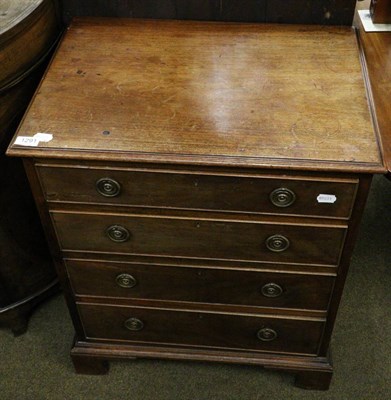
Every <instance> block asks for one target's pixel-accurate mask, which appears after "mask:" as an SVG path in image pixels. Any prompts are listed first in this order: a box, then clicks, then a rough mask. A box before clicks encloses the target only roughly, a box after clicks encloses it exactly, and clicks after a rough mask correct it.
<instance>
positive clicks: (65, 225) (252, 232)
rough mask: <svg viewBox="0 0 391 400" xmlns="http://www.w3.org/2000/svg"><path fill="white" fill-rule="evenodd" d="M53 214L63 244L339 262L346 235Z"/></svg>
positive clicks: (259, 226) (118, 250)
mask: <svg viewBox="0 0 391 400" xmlns="http://www.w3.org/2000/svg"><path fill="white" fill-rule="evenodd" d="M52 215H53V221H54V224H55V226H56V230H57V235H58V237H59V242H60V245H61V246H62V248H63V249H64V250H82V251H99V252H109V253H110V252H114V253H128V254H145V255H161V256H174V257H191V258H207V259H232V260H250V261H270V262H294V263H311V264H327V265H337V264H338V261H339V255H340V252H341V248H342V244H343V240H344V236H345V229H343V228H330V227H329V228H326V227H319V226H315V227H314V226H297V225H295V226H292V225H291V226H288V225H284V224H267V223H250V222H232V221H229V222H226V221H214V220H213V221H205V220H202V221H200V220H192V219H180V218H167V217H164V218H156V217H145V216H143V217H140V216H129V217H128V216H118V215H97V214H81V213H80V214H76V213H60V212H54V213H53V214H52ZM286 247H287V248H286ZM284 248H286V249H285V250H284ZM273 249H274V250H273Z"/></svg>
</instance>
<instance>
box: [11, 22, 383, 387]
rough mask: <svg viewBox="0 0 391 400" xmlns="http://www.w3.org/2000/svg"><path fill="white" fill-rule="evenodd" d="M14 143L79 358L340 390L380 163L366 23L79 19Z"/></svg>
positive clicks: (87, 365) (83, 368) (82, 365)
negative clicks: (354, 273) (345, 323)
mask: <svg viewBox="0 0 391 400" xmlns="http://www.w3.org/2000/svg"><path fill="white" fill-rule="evenodd" d="M8 153H9V155H12V156H20V157H24V161H25V166H26V170H27V173H28V175H29V179H30V183H31V187H32V190H33V193H34V195H35V198H36V201H37V204H38V208H39V210H40V213H41V217H42V220H43V221H44V224H45V226H46V234H47V237H48V240H49V243H50V245H51V248H52V253H53V257H54V259H55V260H56V262H57V267H58V274H59V276H60V279H61V281H62V284H63V288H64V292H65V296H66V299H67V302H68V305H69V308H70V311H71V316H72V318H73V322H74V325H75V330H76V339H75V343H74V346H73V348H72V351H71V355H72V359H73V361H74V364H75V367H76V370H77V371H78V372H80V373H103V372H105V371H106V369H107V361H109V360H111V359H116V358H137V357H155V358H167V359H178V360H182V359H183V360H185V359H190V360H209V361H222V362H231V363H232V362H237V363H243V364H255V365H260V366H264V367H267V368H277V369H284V370H288V371H292V372H293V373H295V374H296V383H297V384H298V385H299V386H302V387H306V388H317V389H327V388H328V385H329V383H330V379H331V375H332V366H331V362H330V359H329V343H330V337H331V333H332V329H333V325H334V322H335V318H336V313H337V309H338V304H339V300H340V297H341V294H342V290H343V285H344V281H345V277H346V273H347V270H348V265H349V259H350V256H351V253H352V250H353V245H354V240H355V236H356V233H357V227H358V224H359V221H360V216H361V213H362V210H363V206H364V204H365V200H366V195H367V192H368V189H369V184H370V180H371V175H372V174H373V173H376V172H382V171H383V169H384V168H383V166H382V161H381V157H380V155H379V149H378V144H377V140H376V135H375V132H374V130H373V127H372V122H371V117H370V111H369V109H368V105H367V95H366V91H365V86H364V81H363V78H362V70H361V65H360V55H359V50H358V47H357V43H356V37H355V34H354V32H353V31H351V30H350V29H347V28H325V27H313V26H312V27H309V26H308V27H306V26H278V25H275V26H272V25H251V24H250V25H246V24H224V23H195V22H178V21H176V22H175V21H166V22H162V21H160V22H157V21H142V20H141V21H140V20H110V19H109V20H105V19H80V20H76V21H75V22H74V23H73V25H72V26H71V28H70V29H69V31H68V32H67V34H66V35H65V38H64V40H63V41H62V43H61V45H60V47H59V49H58V51H57V54H56V56H55V57H54V60H53V61H52V64H51V66H50V68H49V71H48V72H47V74H46V76H45V78H44V80H43V82H42V84H41V86H40V88H39V90H38V92H37V94H36V96H35V98H34V100H33V102H32V104H31V106H30V108H29V110H28V112H27V115H26V116H25V119H24V121H23V123H22V124H21V126H20V128H19V131H18V133H17V136H16V137H15V139H14V141H13V143H12V144H11V146H10V148H9V150H8ZM352 318H354V316H352Z"/></svg>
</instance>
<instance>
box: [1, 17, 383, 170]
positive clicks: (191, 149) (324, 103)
mask: <svg viewBox="0 0 391 400" xmlns="http://www.w3.org/2000/svg"><path fill="white" fill-rule="evenodd" d="M38 132H44V133H50V134H52V135H53V138H52V140H50V141H48V142H42V141H41V142H39V144H38V146H36V147H24V146H20V145H17V144H12V145H11V147H10V149H9V154H11V155H17V156H32V157H49V158H53V157H54V158H56V157H61V158H74V159H79V160H80V159H85V160H88V159H95V160H111V161H128V160H131V161H140V162H165V163H182V164H183V163H186V164H195V165H202V164H203V165H220V166H243V167H267V168H270V167H273V168H285V169H286V168H300V169H307V170H332V171H344V172H349V171H352V170H354V171H356V172H370V173H373V172H380V171H383V167H382V161H381V156H380V153H379V149H378V144H377V140H376V137H375V136H376V135H375V133H374V130H373V127H372V122H371V117H370V112H369V109H368V105H367V97H366V91H365V87H364V83H363V78H362V71H361V65H360V57H359V50H358V47H357V43H356V37H355V34H354V32H353V31H352V30H351V29H350V28H340V27H316V26H315V27H314V26H308V27H307V26H294V25H292V26H284V25H255V24H226V23H224V24H223V23H210V22H187V21H151V20H150V21H146V20H122V19H115V20H114V19H78V20H75V21H74V23H73V24H72V26H71V27H70V28H69V30H68V32H67V33H66V35H65V37H64V39H63V41H62V43H61V45H60V47H59V49H58V51H57V54H56V57H55V58H54V60H53V62H52V64H51V67H50V69H49V71H48V72H47V74H46V76H45V78H44V80H43V82H42V84H41V86H40V88H39V91H38V92H37V94H36V96H35V98H34V100H33V102H32V104H31V106H30V109H29V112H28V114H27V116H26V117H25V119H24V121H23V123H22V124H21V126H20V128H19V131H18V135H19V136H28V137H32V136H34V135H35V134H36V133H38Z"/></svg>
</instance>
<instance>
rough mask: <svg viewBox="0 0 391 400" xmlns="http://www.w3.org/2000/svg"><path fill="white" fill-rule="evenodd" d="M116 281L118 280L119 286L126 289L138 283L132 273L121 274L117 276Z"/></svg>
mask: <svg viewBox="0 0 391 400" xmlns="http://www.w3.org/2000/svg"><path fill="white" fill-rule="evenodd" d="M115 281H116V282H117V285H118V286H120V287H122V288H125V289H131V288H132V287H134V286H136V285H137V281H136V279H135V278H134V276H132V275H130V274H119V275H118V276H117V277H116V278H115Z"/></svg>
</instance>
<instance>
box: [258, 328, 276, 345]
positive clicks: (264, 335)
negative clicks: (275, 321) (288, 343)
mask: <svg viewBox="0 0 391 400" xmlns="http://www.w3.org/2000/svg"><path fill="white" fill-rule="evenodd" d="M277 337H278V335H277V332H276V331H275V330H274V329H272V328H262V329H260V330H259V331H258V332H257V338H258V339H259V340H261V341H262V342H271V341H272V340H274V339H277Z"/></svg>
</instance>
